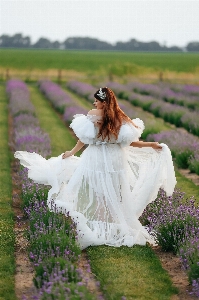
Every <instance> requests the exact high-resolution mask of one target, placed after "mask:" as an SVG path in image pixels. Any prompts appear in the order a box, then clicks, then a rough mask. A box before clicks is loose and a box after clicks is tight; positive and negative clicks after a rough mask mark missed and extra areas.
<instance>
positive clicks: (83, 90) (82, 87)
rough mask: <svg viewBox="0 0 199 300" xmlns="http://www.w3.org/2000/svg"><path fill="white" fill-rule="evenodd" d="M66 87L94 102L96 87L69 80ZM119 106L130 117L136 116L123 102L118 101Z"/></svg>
mask: <svg viewBox="0 0 199 300" xmlns="http://www.w3.org/2000/svg"><path fill="white" fill-rule="evenodd" d="M67 87H68V88H69V89H70V90H71V91H73V92H75V93H76V94H78V95H79V96H81V97H84V98H85V99H86V100H88V101H89V102H91V103H93V102H94V93H95V92H96V90H97V88H96V87H94V86H92V85H90V84H88V83H84V82H80V81H74V80H73V81H69V82H68V83H67ZM118 103H119V106H120V108H121V109H122V110H123V111H124V112H125V113H126V114H127V115H128V116H129V117H131V118H136V117H137V115H136V113H135V111H134V110H133V109H131V108H129V107H126V106H125V105H124V104H123V103H121V102H118Z"/></svg>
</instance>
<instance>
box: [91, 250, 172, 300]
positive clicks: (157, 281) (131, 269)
mask: <svg viewBox="0 0 199 300" xmlns="http://www.w3.org/2000/svg"><path fill="white" fill-rule="evenodd" d="M87 254H88V257H89V259H90V260H91V267H92V270H93V272H94V273H95V274H96V276H97V279H98V280H99V281H100V283H101V286H102V288H103V290H104V292H105V294H106V295H107V299H108V300H118V299H121V297H122V296H125V297H126V299H128V300H131V299H139V300H166V299H170V297H171V295H172V294H175V293H176V292H177V289H176V288H174V287H173V286H172V283H171V280H170V278H169V275H168V273H167V272H166V271H165V270H164V269H163V268H162V266H161V263H160V261H159V259H158V258H157V256H156V255H155V254H154V252H153V250H152V249H151V248H150V247H149V246H138V245H136V246H134V247H125V246H122V247H120V248H115V247H109V246H97V247H89V248H88V249H87Z"/></svg>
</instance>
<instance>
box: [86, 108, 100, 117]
mask: <svg viewBox="0 0 199 300" xmlns="http://www.w3.org/2000/svg"><path fill="white" fill-rule="evenodd" d="M88 115H91V116H92V115H94V116H102V110H101V109H91V110H89V112H88Z"/></svg>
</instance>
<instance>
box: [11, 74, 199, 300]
mask: <svg viewBox="0 0 199 300" xmlns="http://www.w3.org/2000/svg"><path fill="white" fill-rule="evenodd" d="M104 85H105V86H108V87H110V88H112V89H113V91H114V92H115V93H116V94H117V96H118V99H119V105H120V107H121V109H122V110H123V111H124V112H125V113H126V114H128V115H129V116H130V117H131V118H136V117H138V115H137V113H138V111H137V110H136V107H138V106H140V107H142V108H143V110H144V111H149V112H150V113H153V115H154V117H153V119H154V122H153V123H152V125H151V126H149V129H148V131H147V136H145V137H144V138H147V140H148V141H158V142H164V143H166V144H168V146H169V147H170V149H171V152H172V155H173V159H174V161H175V164H176V167H179V168H189V169H190V171H191V172H195V173H196V174H199V138H198V136H199V123H198V120H199V118H198V115H199V106H198V103H199V88H198V87H197V86H191V85H179V84H178V85H174V84H163V83H159V84H156V85H155V84H141V83H138V82H130V83H128V84H125V85H124V84H119V83H116V82H108V83H104ZM65 87H66V88H67V89H70V90H71V91H72V94H71V93H68V92H67V89H64V88H63V87H61V86H60V85H59V84H57V83H55V82H52V81H50V80H40V81H39V82H38V83H37V86H36V85H35V86H34V88H32V87H31V88H30V86H28V85H27V84H25V83H24V82H23V81H21V80H14V79H13V80H10V81H8V82H7V83H6V93H7V97H8V101H9V106H8V109H9V112H10V114H11V118H12V120H13V128H14V145H13V147H14V150H27V151H29V152H37V153H40V154H41V155H42V156H44V157H46V158H49V157H50V156H51V155H52V144H53V147H55V146H54V141H56V143H57V144H59V134H58V132H59V127H58V125H56V124H57V123H53V119H51V122H49V123H48V124H46V125H45V126H46V127H45V128H46V129H47V130H46V131H45V130H44V129H43V127H42V126H41V125H40V121H41V120H39V118H42V113H41V114H40V117H39V118H38V113H37V112H38V110H44V109H45V107H46V109H48V110H49V111H51V112H52V115H54V116H56V117H57V118H59V120H60V122H62V123H63V124H64V126H65V128H68V125H69V123H70V122H71V120H72V118H73V115H74V114H86V113H87V110H86V109H85V105H84V104H83V103H84V101H88V103H89V105H90V107H92V102H93V92H94V91H95V90H96V86H93V85H91V84H88V83H84V82H80V81H75V80H73V81H68V82H67V83H66V84H65ZM34 89H35V90H36V89H37V91H38V94H40V95H41V97H43V98H42V99H43V100H42V101H43V102H42V103H43V104H42V103H41V102H39V101H38V102H37V103H40V104H38V105H40V106H39V107H35V105H33V103H34V102H35V100H34V101H33V100H31V99H32V98H33V96H34V95H33V93H32V91H33V90H34ZM30 91H31V92H30ZM73 93H74V95H75V94H76V95H77V97H79V101H78V102H77V101H76V100H75V98H74V97H73V96H72V95H73ZM124 99H125V101H124ZM40 101H41V99H40ZM81 102H82V105H81V104H80V103H81ZM144 113H146V112H143V115H144ZM147 116H148V115H147V113H146V120H144V121H146V123H147V122H149V123H148V124H150V122H151V119H150V121H148V117H147ZM157 117H158V118H162V119H164V120H165V121H166V122H167V125H164V126H165V127H162V125H159V124H162V122H163V121H161V122H160V121H159V119H158V118H157ZM150 118H152V117H150ZM168 123H169V124H170V125H168ZM154 124H155V126H154ZM173 125H175V126H173ZM56 126H57V127H56ZM53 127H56V130H57V137H56V136H55V135H50V134H48V132H49V133H50V132H51V128H53ZM180 127H183V129H182V128H180ZM162 128H164V130H161V129H162ZM52 136H53V138H52ZM65 145H67V138H66V141H65ZM65 150H66V149H60V145H59V147H57V151H60V153H61V152H62V151H65ZM20 177H21V182H22V183H23V184H22V187H21V191H22V194H21V198H22V204H23V209H24V211H23V214H24V217H25V218H26V219H27V220H28V223H29V225H28V226H29V227H28V234H27V236H26V237H27V241H28V244H29V247H28V255H29V259H30V261H31V263H32V265H33V268H34V279H33V281H34V292H33V293H32V298H31V299H38V300H39V299H40V300H44V299H58V300H62V299H85V300H86V299H88V300H89V299H109V298H110V299H111V297H112V299H123V300H124V299H128V297H129V295H130V294H129V293H130V286H131V287H132V286H133V283H132V282H129V288H127V290H126V287H125V285H126V284H127V283H126V282H125V283H124V282H123V278H122V276H121V274H119V273H117V274H114V275H117V276H118V278H120V281H121V287H120V291H118V290H117V285H118V284H116V285H115V287H114V284H115V283H114V281H113V282H112V284H113V285H112V286H111V288H110V289H109V288H107V290H106V289H103V288H104V287H105V286H106V285H107V286H108V281H106V280H108V279H106V278H105V277H103V276H104V275H103V274H102V273H98V272H99V271H97V270H98V268H96V265H95V264H96V261H97V260H96V257H97V255H96V253H94V252H95V251H94V250H92V249H89V250H88V253H89V255H90V259H91V262H90V263H91V266H90V263H88V265H87V272H88V273H89V272H91V271H93V270H96V272H97V273H96V274H97V280H99V281H101V282H100V283H99V282H98V283H97V284H98V286H99V285H101V286H102V290H103V291H104V297H105V298H103V297H102V296H100V297H99V296H96V294H93V293H92V292H91V291H90V289H89V288H88V285H87V283H88V282H86V281H85V278H84V276H85V275H83V273H82V271H81V270H80V269H79V267H78V262H79V259H80V256H81V251H80V249H79V246H78V243H77V241H76V239H77V238H76V228H75V224H73V223H72V222H71V220H70V218H69V217H65V216H63V215H61V214H57V213H54V212H52V211H49V210H48V208H47V203H46V199H47V192H48V189H47V188H46V187H45V188H44V186H42V185H38V184H35V183H33V182H32V181H31V180H29V179H28V177H27V169H25V168H23V169H21V171H20ZM196 189H197V188H196ZM198 215H199V207H198V199H195V198H194V195H193V197H187V196H186V184H185V185H184V190H178V189H176V190H175V192H174V194H173V195H172V196H171V197H166V195H165V193H164V191H163V190H160V191H159V194H158V197H157V199H156V200H155V202H154V203H152V204H150V205H148V207H147V208H146V209H145V211H144V212H143V215H142V216H141V217H140V221H141V222H142V224H143V225H145V226H147V228H148V230H149V231H150V232H151V233H152V234H154V238H155V240H156V242H157V244H158V245H160V246H161V247H162V249H163V250H164V251H172V252H173V253H175V255H177V256H178V257H179V258H180V260H181V264H182V268H183V269H184V270H185V271H186V273H187V276H188V279H189V283H190V286H191V287H192V288H191V290H189V291H188V292H187V297H190V296H191V295H193V296H195V297H198V298H199V246H198V243H199V241H198V236H199V233H198V228H199V217H198ZM100 247H101V246H100ZM100 247H99V253H100V251H103V256H104V260H105V259H108V258H107V257H108V256H109V253H110V251H113V252H112V253H113V254H112V255H115V254H114V253H115V252H114V249H111V250H109V249H104V248H100ZM95 249H96V248H95ZM96 251H98V250H96ZM121 251H124V253H125V255H124V256H126V258H125V259H126V260H124V265H125V267H126V268H127V266H128V264H129V263H128V261H129V257H130V254H129V253H128V251H127V250H125V249H121ZM125 251H126V252H125ZM132 251H135V252H134V255H138V253H139V252H140V251H141V250H140V249H139V248H136V247H135V248H134V249H132ZM136 251H137V252H136ZM142 251H143V253H144V254H142V256H143V255H146V257H147V259H148V262H150V264H149V269H147V268H148V267H146V270H145V272H146V274H148V275H147V278H148V279H149V283H148V284H149V286H154V290H153V293H154V297H153V298H152V299H158V298H159V299H160V295H163V294H164V293H165V298H164V299H170V297H171V295H172V294H175V293H176V290H175V289H174V288H173V287H172V286H171V283H170V281H169V280H170V279H168V278H167V277H164V276H168V274H166V273H164V270H162V271H161V272H162V273H161V274H162V275H159V276H160V278H159V279H158V278H157V276H156V273H155V272H154V274H153V275H152V274H151V273H150V272H149V270H150V269H151V263H154V268H155V266H156V264H157V263H158V262H156V261H155V258H153V255H152V254H151V252H150V253H149V252H148V251H152V250H148V248H147V247H146V248H144V247H143V249H142ZM147 255H149V256H147ZM120 256H121V254H118V257H117V259H119V257H120ZM139 259H140V262H141V260H142V257H140V258H137V260H138V261H139ZM147 259H146V260H147ZM95 260H96V261H95ZM110 260H111V258H110ZM108 263H109V261H107V267H108ZM146 266H148V265H147V262H146ZM90 268H91V270H90ZM92 268H93V269H92ZM103 268H104V269H103V270H106V265H104V266H103ZM140 268H141V263H140ZM140 270H141V269H140ZM109 271H110V270H108V269H107V271H104V272H105V273H106V272H109ZM129 272H130V269H129ZM140 272H141V271H140ZM147 272H148V273H147ZM107 274H108V273H107ZM149 274H151V275H149ZM119 276H120V277H119ZM134 276H139V272H138V274H137V275H135V274H134ZM161 276H163V277H161ZM149 277H151V278H149ZM103 278H104V279H103ZM161 278H162V279H161ZM163 278H164V279H163ZM137 280H139V278H137ZM150 280H152V281H150ZM158 280H159V281H160V282H159V281H158ZM162 282H165V285H164V286H160V285H161V284H162ZM155 283H156V284H155ZM159 284H160V285H159ZM167 284H168V286H167ZM155 285H157V286H156V289H157V290H159V293H160V294H158V291H157V290H156V289H155ZM149 286H147V283H146V286H143V291H144V292H143V293H146V294H144V295H145V296H144V297H145V298H143V299H147V293H148V288H149ZM124 287H125V288H124ZM167 291H168V294H167ZM137 292H138V291H137V290H134V293H137ZM114 293H115V294H114ZM106 297H107V298H106ZM113 297H115V298H113ZM24 299H30V298H24ZM129 299H130V298H129ZM187 299H188V298H187Z"/></svg>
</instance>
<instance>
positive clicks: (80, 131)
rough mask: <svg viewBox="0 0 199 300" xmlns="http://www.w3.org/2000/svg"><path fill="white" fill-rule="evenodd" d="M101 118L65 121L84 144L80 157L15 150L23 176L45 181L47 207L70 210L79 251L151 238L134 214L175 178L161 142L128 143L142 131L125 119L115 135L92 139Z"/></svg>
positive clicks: (171, 187)
mask: <svg viewBox="0 0 199 300" xmlns="http://www.w3.org/2000/svg"><path fill="white" fill-rule="evenodd" d="M99 118H100V117H97V116H91V115H87V116H85V115H76V116H74V119H73V121H72V123H71V125H70V127H71V128H72V129H73V130H74V132H75V134H76V136H77V137H78V138H79V139H80V140H81V141H82V142H83V143H85V144H88V147H87V148H86V149H85V150H84V151H83V153H82V154H81V156H80V157H76V156H70V157H68V158H66V159H62V154H61V155H60V156H58V157H52V158H50V159H48V160H46V159H45V158H43V157H42V156H40V155H39V154H37V153H29V152H26V151H16V152H15V157H16V158H18V159H19V160H20V163H21V164H22V165H23V166H24V167H27V168H28V176H29V178H31V179H32V180H34V181H35V182H37V183H42V184H45V185H50V186H51V187H52V188H51V189H50V191H49V193H48V206H49V208H50V209H51V210H53V209H56V211H58V212H65V213H67V212H69V215H70V216H71V218H72V219H73V220H74V222H76V224H77V232H78V241H79V244H80V246H81V248H82V249H84V248H86V247H87V246H89V245H101V244H106V245H111V246H116V247H119V246H122V245H127V246H133V245H134V244H139V245H145V244H146V242H147V241H149V242H151V243H152V242H153V239H152V237H151V236H150V235H149V234H148V232H147V230H146V229H145V228H144V227H143V226H142V225H141V223H140V222H139V220H138V218H139V216H140V215H141V214H142V212H143V210H144V209H145V207H146V206H147V204H149V203H150V202H152V201H154V200H155V199H156V197H157V193H158V190H159V188H163V189H164V190H165V191H166V193H167V195H168V196H170V195H172V193H173V190H174V187H175V184H176V178H175V173H174V167H173V162H172V157H171V153H170V150H169V148H168V147H167V145H165V144H161V145H162V150H154V149H153V148H150V147H143V148H136V147H132V146H129V145H130V144H131V142H133V141H138V139H139V137H140V135H141V133H142V132H143V129H144V124H143V122H142V121H141V120H140V119H138V118H137V119H134V120H133V121H134V123H135V124H136V125H138V126H139V128H136V127H134V126H133V125H132V124H130V123H124V124H123V125H122V126H121V128H120V131H119V135H118V139H117V140H115V139H114V138H112V139H111V140H110V141H102V140H100V139H99V138H97V133H98V127H97V126H95V124H96V121H97V120H98V119H99Z"/></svg>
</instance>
